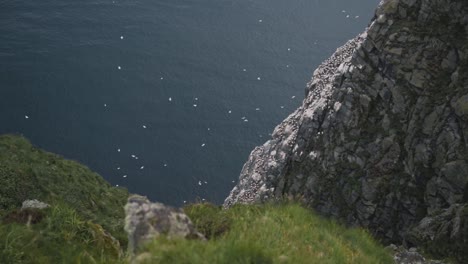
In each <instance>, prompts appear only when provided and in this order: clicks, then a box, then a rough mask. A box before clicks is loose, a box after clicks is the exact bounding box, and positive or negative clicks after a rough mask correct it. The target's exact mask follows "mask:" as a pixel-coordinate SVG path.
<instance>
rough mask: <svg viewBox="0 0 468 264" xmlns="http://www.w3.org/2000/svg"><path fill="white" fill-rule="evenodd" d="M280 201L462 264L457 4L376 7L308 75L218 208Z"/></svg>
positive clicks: (464, 129)
mask: <svg viewBox="0 0 468 264" xmlns="http://www.w3.org/2000/svg"><path fill="white" fill-rule="evenodd" d="M283 197H294V198H296V199H300V200H301V201H303V202H304V203H306V204H307V205H309V206H311V207H313V208H314V209H316V210H317V211H318V212H320V213H322V214H325V215H328V216H333V217H336V218H339V219H342V220H344V221H346V222H347V223H348V224H351V225H359V226H364V227H367V228H369V229H370V230H371V231H372V232H373V233H374V234H375V235H376V236H377V237H379V238H381V239H382V240H383V241H385V242H392V243H403V244H407V245H409V246H412V245H417V246H421V247H423V248H425V249H426V250H427V252H429V253H431V254H433V255H434V256H437V257H447V256H449V255H450V256H452V257H454V258H456V259H458V260H459V261H462V260H463V259H465V260H466V259H468V251H466V250H463V248H465V249H466V246H467V245H468V2H467V1H465V0H384V1H382V2H381V3H380V4H379V6H378V8H377V11H376V14H375V17H374V18H373V20H372V21H371V23H370V25H369V27H368V28H367V29H366V30H365V32H364V33H363V34H361V35H359V36H357V37H356V38H355V39H352V40H350V41H348V42H347V43H346V44H345V45H344V46H342V47H340V48H339V49H338V50H337V51H336V52H335V53H334V54H333V55H332V56H331V58H329V59H328V60H326V61H325V62H323V63H322V64H321V65H320V66H319V67H318V69H317V70H316V71H315V72H314V74H313V79H312V81H311V82H310V83H309V84H308V87H307V90H306V98H305V99H304V101H303V104H302V106H300V107H299V108H298V109H297V110H296V111H295V112H294V113H292V114H291V115H290V116H289V117H288V118H286V119H285V120H284V121H283V122H282V123H281V124H280V125H278V126H277V127H276V129H275V130H274V132H273V135H272V139H271V140H269V141H268V142H266V143H265V144H264V145H263V146H260V147H257V148H255V149H254V150H253V151H252V153H251V154H250V157H249V158H248V161H247V163H246V164H245V165H244V167H243V169H242V172H241V175H240V180H239V183H238V184H237V186H236V187H235V188H234V189H233V190H232V191H231V193H230V195H229V197H227V199H226V200H225V203H224V206H225V207H230V206H231V205H233V204H235V203H256V202H264V201H268V200H272V199H273V200H274V199H281V198H283ZM464 251H465V252H464Z"/></svg>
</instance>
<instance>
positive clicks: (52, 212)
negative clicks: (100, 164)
mask: <svg viewBox="0 0 468 264" xmlns="http://www.w3.org/2000/svg"><path fill="white" fill-rule="evenodd" d="M0 182H1V184H0V263H94V262H96V263H116V262H118V261H119V259H121V258H120V257H121V256H120V255H121V254H122V249H121V248H123V247H126V245H127V236H126V234H125V232H124V230H123V225H124V217H125V213H124V210H123V207H124V205H125V203H126V200H127V197H128V192H127V191H126V190H125V189H123V188H115V187H112V186H111V185H110V184H109V183H107V182H106V181H105V180H104V179H103V178H102V177H101V176H99V175H98V174H96V173H94V172H92V171H91V170H90V169H88V168H87V167H85V166H83V165H81V164H79V163H78V162H75V161H70V160H66V159H64V158H62V157H60V156H58V155H55V154H52V153H48V152H45V151H42V150H40V149H38V148H35V147H34V146H32V145H31V144H30V143H29V142H28V141H27V140H26V139H24V138H22V137H19V136H14V135H4V136H0ZM27 199H38V200H40V201H43V202H46V203H48V204H50V205H51V208H49V209H46V210H44V211H31V210H28V211H21V210H19V208H20V207H21V204H22V202H23V201H24V200H27ZM28 222H30V223H31V224H28ZM109 234H110V235H109ZM114 238H116V239H117V240H115V239H114ZM109 261H110V262H109Z"/></svg>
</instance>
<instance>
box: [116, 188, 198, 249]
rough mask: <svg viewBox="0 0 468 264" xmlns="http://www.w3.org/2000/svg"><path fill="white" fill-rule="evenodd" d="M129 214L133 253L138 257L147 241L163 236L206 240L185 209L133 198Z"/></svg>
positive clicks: (129, 206) (141, 198) (127, 214)
mask: <svg viewBox="0 0 468 264" xmlns="http://www.w3.org/2000/svg"><path fill="white" fill-rule="evenodd" d="M125 214H126V217H125V231H126V232H127V234H128V252H129V253H130V254H134V253H135V252H136V251H137V249H138V248H139V247H140V246H141V245H142V244H143V243H144V242H147V241H149V240H151V239H153V238H156V237H158V236H161V235H164V236H167V237H168V238H175V237H179V238H187V239H202V240H204V239H205V238H204V236H203V235H202V234H200V233H199V232H197V231H196V230H195V227H194V226H193V224H192V222H191V221H190V219H189V217H188V216H187V215H186V214H185V213H184V212H183V211H182V210H181V209H176V208H172V207H169V206H166V205H164V204H161V203H151V202H150V201H149V200H148V199H147V198H146V197H144V196H139V195H132V196H130V197H129V198H128V202H127V204H126V205H125Z"/></svg>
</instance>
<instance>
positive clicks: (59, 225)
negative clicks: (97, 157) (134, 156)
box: [0, 135, 392, 264]
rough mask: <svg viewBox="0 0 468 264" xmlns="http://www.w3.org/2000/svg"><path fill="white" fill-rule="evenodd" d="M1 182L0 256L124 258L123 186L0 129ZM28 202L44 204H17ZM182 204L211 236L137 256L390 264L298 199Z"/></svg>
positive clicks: (146, 259)
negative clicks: (270, 202) (27, 206)
mask: <svg viewBox="0 0 468 264" xmlns="http://www.w3.org/2000/svg"><path fill="white" fill-rule="evenodd" d="M0 182H1V184H0V263H117V264H119V263H129V262H130V260H129V259H128V258H127V257H126V254H125V252H124V251H123V248H125V247H126V245H127V239H126V234H125V233H124V231H123V222H124V217H125V216H124V211H123V206H124V205H125V203H126V198H127V197H128V192H127V191H126V190H124V189H121V188H115V187H112V186H110V184H109V183H107V182H106V181H105V180H104V179H102V178H101V177H100V176H99V175H97V174H96V173H94V172H92V171H90V170H89V169H88V168H86V167H85V166H83V165H80V164H79V163H77V162H74V161H70V160H66V159H63V158H62V157H60V156H58V155H55V154H51V153H48V152H45V151H42V150H39V149H37V148H35V147H33V146H32V145H31V144H30V143H29V142H28V141H27V140H26V139H24V138H22V137H18V136H11V135H7V136H0ZM26 199H38V200H41V201H43V202H46V203H49V204H50V205H51V207H50V208H48V209H45V210H20V209H19V208H20V207H21V203H22V202H23V201H24V200H26ZM184 210H185V211H186V213H187V214H188V216H189V217H190V218H191V219H192V221H193V222H194V224H195V225H196V227H197V229H198V230H199V231H200V232H202V233H203V234H205V236H206V237H207V238H208V240H207V241H198V240H180V239H179V240H178V239H175V240H168V239H167V238H165V237H160V238H158V239H155V240H153V241H151V242H150V243H148V244H146V245H145V246H144V248H143V249H141V250H140V252H138V257H137V260H138V261H137V262H139V263H194V264H196V263H214V264H216V263H229V264H231V263H233V264H235V263H299V264H300V263H308V264H309V263H333V264H335V263H360V264H365V263H372V264H377V263H392V258H391V256H390V254H389V253H388V252H387V251H386V250H384V249H383V248H382V247H381V246H380V245H378V243H376V242H375V241H374V240H373V239H372V238H371V237H370V235H369V234H368V233H366V232H365V231H364V230H362V229H347V228H345V227H343V226H341V225H339V224H337V223H336V222H334V221H330V220H327V219H324V218H322V217H319V216H317V215H315V214H314V213H312V212H311V211H310V210H308V209H305V208H303V207H301V206H299V205H295V204H284V205H262V206H254V205H250V206H246V205H238V206H235V207H233V208H231V209H229V210H222V209H221V208H220V207H218V206H214V205H210V204H194V205H191V206H188V207H186V208H184ZM115 238H117V240H116V239H115ZM119 242H120V243H119Z"/></svg>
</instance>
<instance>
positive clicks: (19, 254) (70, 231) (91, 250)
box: [0, 204, 123, 263]
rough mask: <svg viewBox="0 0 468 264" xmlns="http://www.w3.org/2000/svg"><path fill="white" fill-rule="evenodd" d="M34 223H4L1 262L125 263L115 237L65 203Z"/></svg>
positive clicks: (0, 252) (0, 233) (46, 211)
mask: <svg viewBox="0 0 468 264" xmlns="http://www.w3.org/2000/svg"><path fill="white" fill-rule="evenodd" d="M41 212H42V213H43V214H44V218H43V219H42V220H41V221H40V222H38V223H36V224H32V225H25V224H24V223H9V224H5V223H3V224H2V225H0V238H1V239H0V263H123V262H122V250H121V248H120V244H119V242H118V241H117V240H115V238H113V237H112V236H110V235H109V234H108V233H106V232H105V231H104V229H103V228H102V227H101V226H100V225H97V224H94V223H92V222H90V221H84V220H82V219H80V217H79V215H78V213H77V212H76V211H75V210H74V209H72V208H70V207H68V206H66V205H64V204H61V205H58V206H54V207H52V208H49V209H44V210H43V211H41Z"/></svg>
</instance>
